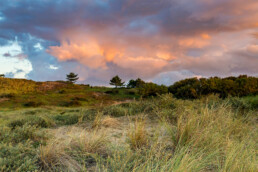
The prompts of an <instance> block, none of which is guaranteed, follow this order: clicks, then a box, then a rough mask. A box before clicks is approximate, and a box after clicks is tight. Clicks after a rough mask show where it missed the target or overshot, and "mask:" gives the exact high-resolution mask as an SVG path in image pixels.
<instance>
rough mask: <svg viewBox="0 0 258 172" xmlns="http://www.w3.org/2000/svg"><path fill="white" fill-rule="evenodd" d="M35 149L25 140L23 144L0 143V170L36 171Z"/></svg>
mask: <svg viewBox="0 0 258 172" xmlns="http://www.w3.org/2000/svg"><path fill="white" fill-rule="evenodd" d="M38 169H39V167H38V165H37V156H36V150H35V149H34V148H33V146H32V144H31V143H30V142H29V141H27V142H26V143H24V144H17V145H12V144H6V143H0V171H37V170H38Z"/></svg>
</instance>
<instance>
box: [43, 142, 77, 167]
mask: <svg viewBox="0 0 258 172" xmlns="http://www.w3.org/2000/svg"><path fill="white" fill-rule="evenodd" d="M65 149H66V146H65V145H64V144H62V143H59V142H58V141H56V142H52V143H49V144H48V145H46V146H40V149H39V160H40V165H41V167H42V170H46V171H56V170H58V169H59V170H61V169H66V170H68V171H80V170H81V166H80V165H79V163H77V162H76V161H75V160H74V159H73V158H72V157H71V156H69V155H68V154H67V153H66V150H65Z"/></svg>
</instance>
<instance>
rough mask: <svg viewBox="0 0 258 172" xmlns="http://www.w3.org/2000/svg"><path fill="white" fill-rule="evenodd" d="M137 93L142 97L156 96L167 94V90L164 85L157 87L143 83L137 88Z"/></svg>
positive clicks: (156, 85)
mask: <svg viewBox="0 0 258 172" xmlns="http://www.w3.org/2000/svg"><path fill="white" fill-rule="evenodd" d="M139 93H140V95H142V96H143V97H149V96H157V95H161V94H166V93H168V88H167V87H166V86H165V85H158V84H155V83H152V82H149V83H145V84H144V85H143V86H142V87H140V88H139Z"/></svg>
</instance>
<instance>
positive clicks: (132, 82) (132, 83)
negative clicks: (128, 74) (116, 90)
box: [127, 78, 145, 88]
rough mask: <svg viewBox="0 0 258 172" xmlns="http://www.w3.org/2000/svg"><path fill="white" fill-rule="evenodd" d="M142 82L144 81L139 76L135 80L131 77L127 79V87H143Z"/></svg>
mask: <svg viewBox="0 0 258 172" xmlns="http://www.w3.org/2000/svg"><path fill="white" fill-rule="evenodd" d="M144 84H145V82H144V81H143V80H142V79H140V78H138V79H136V80H133V79H131V80H130V81H129V83H128V84H127V87H128V88H140V87H143V86H144Z"/></svg>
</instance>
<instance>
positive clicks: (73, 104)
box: [60, 100, 82, 107]
mask: <svg viewBox="0 0 258 172" xmlns="http://www.w3.org/2000/svg"><path fill="white" fill-rule="evenodd" d="M60 105H61V106H65V107H76V106H81V105H82V104H81V102H79V101H78V100H71V101H67V102H62V103H61V104H60Z"/></svg>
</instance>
